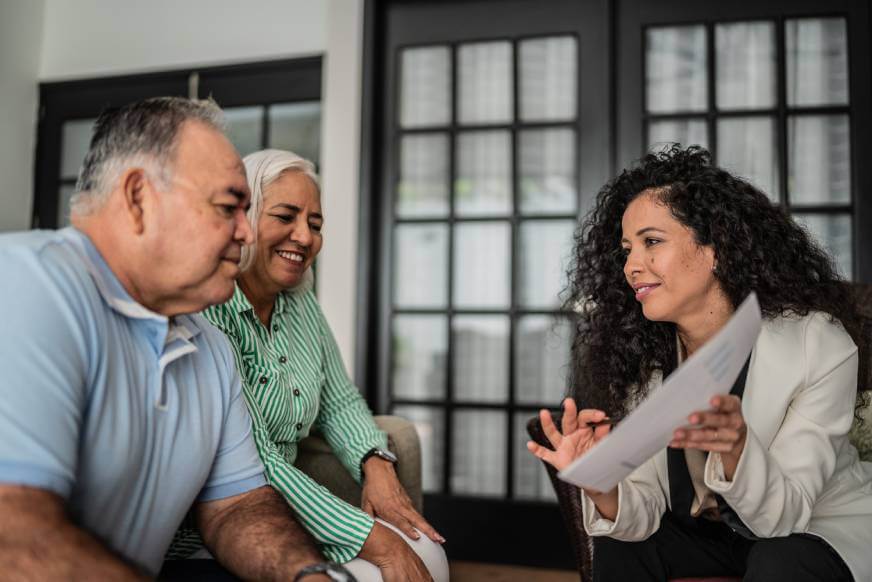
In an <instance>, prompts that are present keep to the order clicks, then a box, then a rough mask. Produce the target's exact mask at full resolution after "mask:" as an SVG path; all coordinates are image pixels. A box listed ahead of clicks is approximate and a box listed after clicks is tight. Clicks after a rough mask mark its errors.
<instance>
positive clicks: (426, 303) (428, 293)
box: [393, 224, 448, 308]
mask: <svg viewBox="0 0 872 582" xmlns="http://www.w3.org/2000/svg"><path fill="white" fill-rule="evenodd" d="M394 232H395V236H396V239H395V240H396V244H395V246H394V248H395V249H396V251H395V260H396V263H395V265H394V285H393V287H394V293H395V296H394V297H395V304H396V306H397V307H401V308H402V307H432V308H441V307H445V306H446V305H447V303H448V260H447V258H448V227H447V226H446V225H444V224H400V225H397V227H396V229H395V230H394Z"/></svg>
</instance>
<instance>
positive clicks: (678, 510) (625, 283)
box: [528, 146, 872, 581]
mask: <svg viewBox="0 0 872 582" xmlns="http://www.w3.org/2000/svg"><path fill="white" fill-rule="evenodd" d="M571 290H572V298H571V300H570V301H571V304H573V305H578V304H581V305H584V309H583V310H582V311H583V313H582V314H581V316H580V319H581V321H580V322H579V326H578V332H579V333H578V335H577V339H576V343H575V345H574V346H573V353H574V356H575V362H576V363H577V367H576V372H575V374H574V376H575V377H574V383H575V386H576V394H575V399H576V400H577V401H578V402H579V403H581V404H582V405H584V406H585V408H584V409H582V410H581V411H580V412H576V410H577V409H576V403H575V401H573V399H567V401H566V402H565V403H564V407H565V409H564V416H563V419H564V420H563V423H562V427H561V431H558V430H557V428H556V427H555V426H554V424H553V422H552V420H551V417H550V415H548V414H547V413H546V412H545V411H542V413H541V415H540V417H541V420H542V423H543V427H544V428H545V431H546V434H548V435H549V439H550V441H551V444H552V445H553V447H554V450H549V449H547V448H544V447H539V446H537V445H535V444H534V443H529V444H528V448H530V450H531V451H532V452H533V453H534V454H535V455H536V456H538V457H539V458H541V459H544V460H545V461H546V462H548V463H550V464H552V465H553V466H554V467H556V468H558V469H562V468H564V467H565V466H566V465H567V464H568V463H570V462H571V461H572V460H573V459H574V458H577V457H579V456H581V455H584V454H585V453H586V452H587V451H588V450H589V449H590V448H591V447H592V446H594V445H595V443H596V442H597V441H599V440H600V439H602V438H606V435H607V434H608V432H609V427H608V426H597V427H593V426H589V424H590V423H596V422H598V421H602V420H603V419H605V417H606V416H607V415H609V416H611V415H620V414H623V413H625V412H627V411H629V410H630V409H632V408H633V406H634V404H635V403H638V402H639V400H640V398H642V397H644V395H645V394H646V393H648V392H649V391H651V390H656V389H657V387H658V386H659V385H660V384H661V379H662V378H663V377H664V376H665V375H667V374H668V373H669V372H670V371H671V370H673V369H674V368H675V367H676V365H678V364H679V363H680V362H681V361H682V360H683V359H684V358H686V357H688V356H690V355H692V354H693V353H694V352H695V351H697V350H698V349H699V348H700V347H701V346H703V345H704V344H705V343H706V342H707V341H708V340H709V339H710V338H711V337H712V336H713V335H714V334H715V333H716V332H717V331H718V330H719V329H721V328H722V327H723V326H724V324H725V323H726V322H727V320H728V319H729V318H730V316H731V315H732V313H733V311H734V310H735V308H736V307H737V306H738V304H739V303H740V302H741V301H742V300H743V299H745V297H747V295H748V294H749V293H750V292H751V291H752V290H753V291H756V292H757V296H758V299H759V301H760V305H761V308H762V311H763V315H764V320H765V322H764V325H763V330H762V331H761V333H760V335H759V337H758V339H757V341H756V343H755V345H754V347H753V351H752V354H751V357H750V359H749V361H748V363H746V367H745V370H744V371H743V373H742V374H741V375H740V376H739V379H738V380H737V381H736V383H735V385H734V387H733V390H732V391H731V393H730V394H723V395H719V396H716V397H714V398H713V399H712V400H711V403H710V404H711V408H710V409H709V410H701V411H698V412H695V413H693V414H691V415H690V416H689V417H688V419H687V422H688V425H687V426H683V427H676V430H675V432H674V435H673V440H672V442H671V443H670V448H668V449H665V450H663V451H662V452H661V453H659V454H658V455H656V456H655V457H654V458H652V459H650V460H649V461H648V462H647V463H645V464H643V465H642V466H640V467H639V468H638V469H637V470H636V471H635V472H634V473H633V474H631V475H630V476H629V477H627V478H626V479H625V480H624V481H622V482H621V483H620V484H619V485H618V486H617V487H616V488H615V489H613V490H611V491H601V492H600V491H583V492H582V493H581V495H582V506H583V514H584V527H585V529H586V530H587V532H588V534H589V535H591V536H592V537H593V540H594V542H593V543H594V580H597V581H604V580H634V581H642V580H667V579H668V578H673V577H686V576H715V575H737V576H744V579H745V580H767V581H771V580H791V581H802V580H816V581H817V580H839V581H843V580H852V579H855V580H872V560H870V559H869V548H870V547H872V465H870V464H868V463H862V462H860V461H859V459H858V456H857V451H856V450H855V449H854V447H853V446H852V445H851V444H850V442H849V441H848V431H849V429H850V427H851V424H852V420H853V418H854V409H855V404H856V396H857V349H856V347H855V345H854V342H853V341H852V339H851V336H850V335H849V334H848V332H847V331H846V329H847V330H853V329H854V328H855V325H856V322H855V314H854V311H853V309H852V303H851V301H850V299H849V297H848V296H847V291H846V289H845V286H844V285H843V284H842V283H841V282H840V281H839V278H838V276H837V275H836V274H835V273H834V270H833V267H832V261H831V260H830V259H829V257H827V256H826V254H825V253H824V252H822V251H821V250H820V249H819V248H818V247H817V246H816V245H815V244H813V243H812V242H811V240H810V239H809V236H808V235H807V233H806V232H805V231H804V230H803V229H801V228H800V227H799V226H797V225H796V223H794V222H793V221H792V220H791V219H790V217H789V216H788V215H787V214H786V213H785V212H784V211H783V210H782V209H780V208H778V207H777V206H775V205H773V204H772V203H771V202H770V201H769V198H768V197H767V196H766V195H765V194H763V193H762V192H760V191H759V190H757V189H756V188H754V187H753V186H751V185H750V184H748V183H747V182H745V181H743V180H741V179H738V178H736V177H734V176H732V175H730V174H729V173H728V172H726V171H724V170H722V169H719V168H717V167H714V166H712V165H711V163H710V157H709V155H708V153H707V152H705V151H703V150H700V149H698V148H690V149H688V150H682V149H680V148H678V147H677V146H675V147H673V148H672V149H671V150H669V151H666V152H662V153H660V154H652V155H648V156H646V157H645V158H644V159H643V160H642V162H641V164H640V165H639V166H638V167H634V168H632V169H629V170H626V171H624V172H623V173H622V174H620V175H619V176H618V177H617V178H616V179H614V180H613V181H612V182H611V183H609V184H607V185H606V187H605V188H604V189H603V191H602V192H601V193H600V195H599V197H598V201H597V205H596V208H595V210H594V212H593V213H592V214H591V216H590V218H589V219H588V222H587V224H586V225H585V228H584V229H583V230H582V231H581V233H580V234H579V236H578V238H577V248H576V268H575V272H574V275H573V283H572V289H571Z"/></svg>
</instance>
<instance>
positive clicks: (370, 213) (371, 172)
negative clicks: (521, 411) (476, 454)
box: [355, 0, 614, 568]
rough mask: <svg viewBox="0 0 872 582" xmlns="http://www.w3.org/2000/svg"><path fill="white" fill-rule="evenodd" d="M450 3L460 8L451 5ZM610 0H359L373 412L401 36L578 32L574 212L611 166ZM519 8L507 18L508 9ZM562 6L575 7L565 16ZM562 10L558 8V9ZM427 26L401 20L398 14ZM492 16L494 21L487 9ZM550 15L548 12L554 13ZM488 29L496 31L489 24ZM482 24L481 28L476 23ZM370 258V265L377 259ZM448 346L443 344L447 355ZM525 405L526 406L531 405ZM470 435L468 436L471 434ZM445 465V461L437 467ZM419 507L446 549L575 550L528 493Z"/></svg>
mask: <svg viewBox="0 0 872 582" xmlns="http://www.w3.org/2000/svg"><path fill="white" fill-rule="evenodd" d="M453 10H458V11H461V12H462V16H458V15H454V16H452V15H450V13H451V11H453ZM610 10H611V7H610V5H609V3H608V0H592V1H589V2H578V1H575V0H567V1H560V2H554V1H552V2H541V1H537V2H531V1H530V0H503V1H498V0H448V1H442V2H417V1H408V0H405V1H404V0H367V2H366V4H365V20H364V67H363V79H364V84H363V103H362V128H361V137H362V140H361V160H360V177H361V187H360V188H361V190H360V196H361V199H360V209H361V212H360V230H359V232H360V238H359V246H358V248H359V249H360V251H361V260H360V263H359V267H358V268H359V270H358V289H359V290H360V292H359V296H358V302H357V313H358V317H357V328H356V330H357V343H356V345H357V348H356V349H357V352H356V353H357V358H356V361H357V362H358V365H357V370H356V374H355V379H356V380H357V383H358V385H360V386H366V387H369V391H368V394H369V395H370V402H371V403H374V405H375V408H376V409H377V410H378V411H379V412H387V411H388V408H389V403H390V395H389V394H388V388H387V387H388V382H387V377H386V370H388V369H389V362H388V361H387V358H388V353H389V352H388V349H387V348H388V342H389V337H390V336H389V334H390V329H389V318H388V316H387V313H388V308H389V305H390V303H389V302H390V288H391V279H390V260H391V253H390V250H391V234H392V233H391V228H392V218H388V217H392V216H393V209H392V205H391V197H390V196H389V195H388V194H387V193H389V192H391V188H392V187H393V184H392V182H391V176H392V174H393V168H394V166H393V165H394V164H396V161H397V156H396V153H395V147H394V144H393V143H392V140H393V135H394V134H395V126H394V123H395V116H394V113H393V111H394V110H395V103H396V98H397V95H396V87H395V84H393V81H392V79H393V78H394V77H395V75H396V71H397V64H396V62H395V60H396V59H395V57H396V54H397V50H398V49H399V48H400V47H405V46H411V45H421V44H446V45H451V44H454V43H457V42H463V41H469V40H491V39H495V38H499V39H504V38H505V39H521V38H529V37H534V36H541V35H557V34H569V35H572V36H575V37H576V38H577V39H578V42H579V61H578V66H579V71H581V72H582V73H581V75H582V77H584V75H585V73H586V74H587V77H586V78H587V80H588V81H590V80H591V79H593V80H595V82H584V81H583V80H580V81H579V85H578V88H579V89H578V90H579V94H578V99H579V118H580V120H581V126H580V127H578V128H577V130H578V132H579V140H578V144H577V147H578V151H577V157H578V171H579V179H578V186H579V192H580V195H581V200H580V205H579V207H580V208H579V214H582V213H583V212H584V211H585V210H586V208H588V207H589V205H590V204H591V202H592V200H593V197H594V196H595V194H596V192H597V191H598V190H599V188H600V186H601V185H602V184H603V183H604V182H605V180H606V179H607V178H608V176H609V175H611V172H612V165H613V158H614V142H613V140H612V139H611V136H612V135H614V132H613V127H612V125H613V115H612V114H611V108H612V100H611V99H610V92H611V88H612V87H613V85H614V79H612V78H611V77H610V76H609V75H610V73H609V71H610V70H611V66H610V59H611V53H612V51H611V43H612V30H611V27H610V25H609V23H610V22H611V21H612V19H611V18H610ZM519 12H522V13H523V14H524V15H525V17H524V18H521V19H518V18H516V19H515V20H514V21H512V20H511V19H510V18H508V16H507V15H508V14H512V13H515V14H517V13H519ZM567 14H571V15H572V16H573V17H565V16H566V15H567ZM561 16H564V18H561ZM410 17H412V18H415V19H418V20H419V22H426V23H427V25H426V27H420V26H418V27H410V26H407V23H406V24H404V19H407V18H410ZM496 18H498V19H499V26H498V27H496V26H494V23H495V19H496ZM555 22H556V24H555ZM496 29H498V30H499V32H496ZM483 31H485V32H483ZM374 265H379V266H380V267H378V268H376V267H374ZM449 357H450V356H449ZM531 416H532V414H531ZM469 445H470V446H475V443H469ZM446 470H447V468H446ZM424 508H425V515H426V517H427V518H428V519H429V520H430V521H431V523H433V524H434V526H435V527H436V528H437V529H439V530H440V531H441V532H442V533H443V535H445V536H446V537H447V538H448V539H449V546H447V551H448V552H449V555H450V556H451V557H452V559H461V560H462V559H469V560H479V561H488V562H496V563H513V564H525V565H531V566H544V567H552V568H553V567H563V568H573V567H574V566H573V561H572V555H573V553H572V550H571V548H570V546H569V541H568V538H567V535H566V532H565V531H564V528H563V526H562V522H561V518H560V515H559V511H558V509H557V506H556V504H553V503H547V502H536V501H522V500H508V499H493V498H484V497H468V496H467V497H456V496H449V495H445V494H426V495H425V503H424Z"/></svg>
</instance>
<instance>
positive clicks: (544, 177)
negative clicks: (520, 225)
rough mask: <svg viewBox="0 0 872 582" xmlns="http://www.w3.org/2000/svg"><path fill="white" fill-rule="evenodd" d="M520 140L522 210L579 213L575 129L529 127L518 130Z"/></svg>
mask: <svg viewBox="0 0 872 582" xmlns="http://www.w3.org/2000/svg"><path fill="white" fill-rule="evenodd" d="M518 139H519V140H520V143H519V156H520V162H519V163H520V166H521V167H520V172H519V173H520V175H519V179H520V193H521V212H523V213H524V214H550V213H553V214H572V213H575V210H576V207H577V205H578V191H577V190H576V180H575V177H576V169H575V168H576V157H575V130H573V129H527V130H522V131H520V132H519V133H518Z"/></svg>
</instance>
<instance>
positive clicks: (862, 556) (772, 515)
mask: <svg viewBox="0 0 872 582" xmlns="http://www.w3.org/2000/svg"><path fill="white" fill-rule="evenodd" d="M660 383H661V381H660V379H659V378H655V379H653V380H652V383H651V389H656V388H657V386H659V385H660ZM856 392H857V347H856V346H855V345H854V342H853V341H852V340H851V337H850V336H849V335H848V333H847V332H846V331H845V330H844V328H843V327H842V326H841V324H839V323H837V322H836V323H833V322H831V321H830V318H829V316H828V315H826V314H824V313H820V312H816V313H810V314H809V315H807V316H805V317H798V316H795V317H777V318H775V319H772V320H766V321H764V324H763V329H762V331H761V332H760V336H759V337H758V338H757V343H756V344H755V346H754V350H753V352H752V355H751V364H750V368H749V370H748V379H747V381H746V383H745V394H744V397H743V399H742V413H743V415H744V417H745V423H746V424H747V426H748V435H747V439H746V443H745V448H744V450H743V451H742V456H741V457H740V459H739V464H738V466H737V468H736V472H735V474H734V475H733V480H732V481H727V480H726V479H725V478H724V472H723V465H722V464H721V457H720V454H718V453H713V454H710V455H709V458H708V461H707V462H706V467H705V483H706V485H707V486H708V487H709V488H710V489H711V490H712V491H714V492H716V493H719V494H720V495H721V496H723V498H724V500H725V501H726V502H727V503H728V504H729V505H730V507H732V508H733V509H734V510H735V512H736V514H737V515H738V516H739V517H740V518H741V519H742V521H743V522H744V523H745V525H747V526H748V528H749V529H750V530H751V531H752V532H753V533H754V534H755V535H757V536H758V537H764V538H768V537H782V536H788V535H790V534H792V533H810V534H814V535H817V536H820V537H822V538H823V539H825V540H826V541H827V542H828V543H829V544H830V545H831V546H832V547H833V548H834V549H835V550H836V551H837V552H838V553H839V555H840V556H841V557H842V559H844V560H845V562H846V563H847V565H848V567H849V568H850V569H851V572H852V573H853V575H854V579H855V580H857V582H861V581H864V582H865V581H872V463H864V462H861V461H860V459H859V457H858V456H857V450H856V449H855V448H854V446H853V445H852V444H851V443H850V442H849V441H848V431H849V430H850V428H851V424H852V422H853V420H854V401H855V396H856ZM618 498H619V502H618V503H619V505H618V514H617V516H616V518H615V521H614V522H612V521H610V520H607V519H604V518H603V517H602V516H600V515H599V512H597V511H596V507H595V506H594V505H593V502H591V501H590V499H589V498H588V497H587V496H586V495H584V494H583V493H582V507H583V512H584V527H585V530H587V533H588V534H589V535H591V536H601V535H605V536H610V537H613V538H616V539H619V540H625V541H641V540H644V539H646V538H648V537H649V536H650V535H652V534H653V533H654V532H656V531H657V529H658V528H659V527H660V517H661V516H662V515H663V513H664V512H665V511H666V509H667V506H668V504H669V478H668V470H667V464H666V449H664V450H663V451H661V452H660V453H658V454H657V455H655V456H654V457H653V458H652V459H650V460H649V461H647V462H646V463H645V464H643V465H642V466H640V467H639V468H638V469H636V471H634V472H633V473H632V474H631V475H630V476H629V477H627V478H626V479H624V481H622V482H621V483H620V484H619V485H618Z"/></svg>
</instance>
